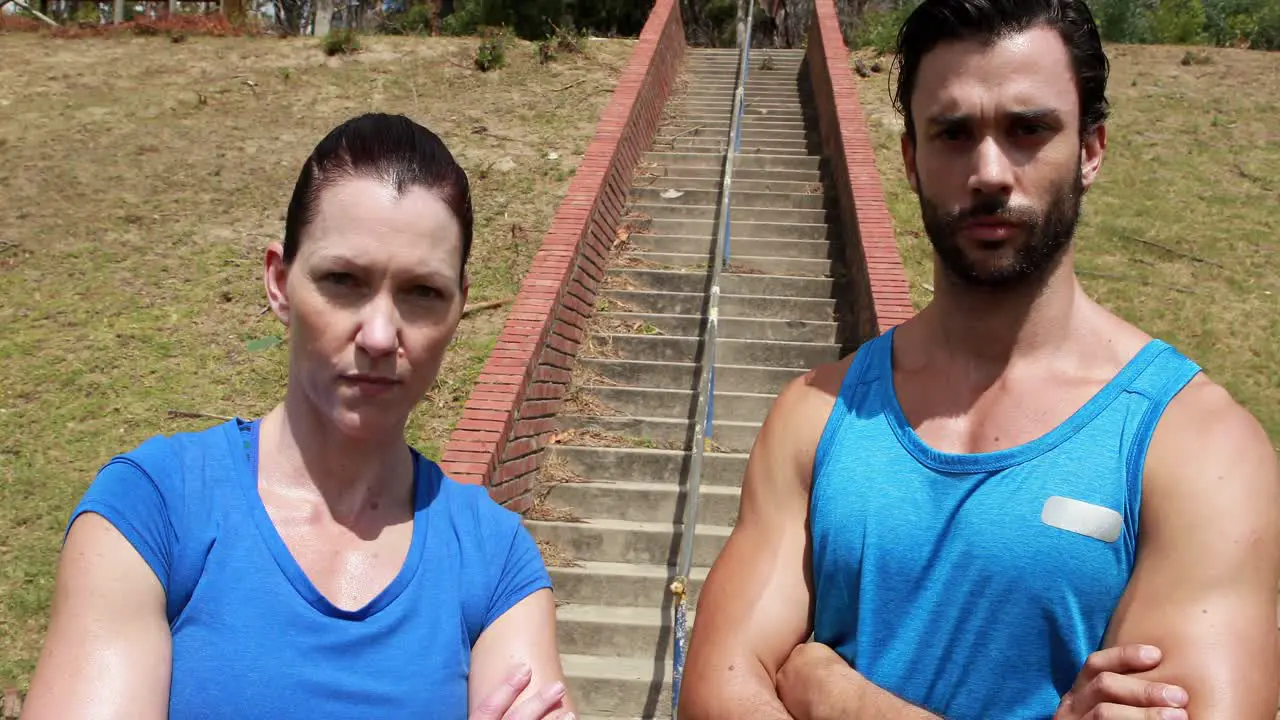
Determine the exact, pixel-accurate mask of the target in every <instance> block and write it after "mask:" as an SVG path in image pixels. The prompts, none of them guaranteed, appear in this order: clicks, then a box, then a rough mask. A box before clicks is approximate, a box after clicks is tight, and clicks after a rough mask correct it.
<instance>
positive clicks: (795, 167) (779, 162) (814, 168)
mask: <svg viewBox="0 0 1280 720" xmlns="http://www.w3.org/2000/svg"><path fill="white" fill-rule="evenodd" d="M644 162H646V163H651V164H653V165H654V166H657V167H667V168H672V167H680V168H695V167H697V168H715V169H716V173H715V175H713V176H712V177H720V173H721V172H722V171H723V170H724V156H723V155H717V154H715V153H671V152H648V153H645V156H644ZM821 163H822V158H818V157H801V158H795V157H785V158H769V157H745V158H739V159H738V160H735V161H734V164H733V173H734V179H735V180H736V179H737V178H738V173H740V172H744V173H745V172H747V171H751V170H769V171H777V170H789V171H808V172H811V173H813V174H812V175H808V176H806V177H804V178H799V179H803V180H808V179H810V178H812V179H813V180H815V181H816V180H820V179H821V176H820V175H818V171H819V170H821V169H822V165H821ZM743 177H745V178H749V179H760V180H769V179H774V180H795V179H798V178H794V177H783V176H777V175H766V176H752V175H743Z"/></svg>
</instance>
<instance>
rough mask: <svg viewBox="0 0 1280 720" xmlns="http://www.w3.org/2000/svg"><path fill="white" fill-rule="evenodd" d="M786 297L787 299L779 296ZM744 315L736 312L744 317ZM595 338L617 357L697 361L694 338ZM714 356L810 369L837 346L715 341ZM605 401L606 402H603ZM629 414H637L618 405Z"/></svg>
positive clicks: (833, 356) (831, 358) (831, 357)
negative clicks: (610, 349) (609, 348)
mask: <svg viewBox="0 0 1280 720" xmlns="http://www.w3.org/2000/svg"><path fill="white" fill-rule="evenodd" d="M782 299H786V300H789V299H790V298H782ZM744 316H745V315H739V317H744ZM596 338H597V340H598V341H599V342H600V343H602V344H603V345H605V346H607V347H611V348H612V351H613V353H614V355H613V357H615V358H616V359H618V360H650V361H654V362H674V363H692V362H697V360H698V345H699V343H700V342H701V340H699V339H698V338H696V337H663V336H661V335H614V334H608V333H601V334H599V335H597V336H596ZM716 359H717V360H718V361H720V362H724V363H726V364H729V365H747V366H755V367H787V368H805V369H812V368H814V367H817V366H818V365H821V364H823V363H829V362H835V361H836V360H839V359H840V347H839V346H838V345H834V344H832V345H827V344H819V343H786V342H777V341H763V340H718V341H717V342H716ZM606 402H607V401H606ZM618 409H619V410H622V411H623V412H628V413H629V414H632V415H634V414H637V413H635V412H630V411H627V410H626V409H625V408H621V407H620V408H618Z"/></svg>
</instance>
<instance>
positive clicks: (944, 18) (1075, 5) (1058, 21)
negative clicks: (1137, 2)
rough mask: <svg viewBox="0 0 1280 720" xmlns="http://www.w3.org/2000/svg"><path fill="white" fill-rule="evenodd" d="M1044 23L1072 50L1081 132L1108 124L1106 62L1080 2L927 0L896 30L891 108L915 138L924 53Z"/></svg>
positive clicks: (989, 40)
mask: <svg viewBox="0 0 1280 720" xmlns="http://www.w3.org/2000/svg"><path fill="white" fill-rule="evenodd" d="M1039 26H1044V27H1048V28H1050V29H1052V30H1055V31H1057V33H1058V35H1059V36H1060V37H1061V38H1062V41H1063V42H1064V43H1066V46H1067V51H1068V52H1069V53H1070V54H1071V65H1072V67H1073V69H1074V70H1075V76H1076V88H1077V92H1078V94H1079V97H1080V134H1081V136H1082V137H1083V136H1084V135H1086V134H1088V133H1090V132H1092V131H1093V130H1094V129H1096V128H1097V127H1098V126H1099V125H1101V124H1102V123H1104V122H1106V119H1107V113H1108V109H1109V106H1108V103H1107V76H1108V74H1109V72H1110V65H1109V63H1108V62H1107V56H1106V53H1105V52H1103V49H1102V38H1101V37H1100V36H1099V35H1098V27H1097V25H1096V24H1094V21H1093V14H1092V13H1091V12H1090V11H1089V6H1088V5H1086V4H1085V2H1084V0H925V1H924V2H923V3H921V4H920V6H919V7H917V8H916V9H915V10H914V11H913V12H912V13H911V15H910V16H909V17H908V18H907V21H906V22H905V23H903V25H902V28H901V29H900V30H899V32H898V55H897V59H896V60H895V63H896V64H897V65H898V85H897V90H896V91H895V93H894V97H893V103H894V106H895V107H896V108H897V109H898V111H899V112H900V113H902V116H903V120H904V121H905V125H906V129H907V133H908V135H909V137H911V138H912V139H914V138H915V127H914V125H913V118H912V115H911V93H912V91H913V90H915V86H916V76H917V75H918V74H919V72H920V63H921V61H922V60H923V59H924V56H925V55H926V54H928V53H929V51H930V50H933V49H934V48H935V47H937V46H938V45H939V44H941V43H944V42H948V41H954V40H976V41H978V42H982V43H993V42H996V41H997V40H1000V39H1002V38H1004V37H1007V36H1009V35H1013V34H1015V33H1019V32H1023V31H1025V30H1030V29H1031V28H1034V27H1039Z"/></svg>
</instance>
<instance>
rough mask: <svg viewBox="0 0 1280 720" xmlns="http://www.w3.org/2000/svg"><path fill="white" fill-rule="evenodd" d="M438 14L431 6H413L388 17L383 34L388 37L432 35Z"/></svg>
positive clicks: (383, 26) (383, 27) (383, 25)
mask: <svg viewBox="0 0 1280 720" xmlns="http://www.w3.org/2000/svg"><path fill="white" fill-rule="evenodd" d="M436 20H437V18H436V14H435V10H434V8H432V7H431V6H430V5H413V6H411V7H410V8H409V9H407V10H405V11H404V12H399V13H394V14H391V15H388V16H387V19H386V20H385V21H384V22H383V24H382V32H385V33H387V34H388V35H430V34H431V33H432V32H433V31H434V30H435V27H436Z"/></svg>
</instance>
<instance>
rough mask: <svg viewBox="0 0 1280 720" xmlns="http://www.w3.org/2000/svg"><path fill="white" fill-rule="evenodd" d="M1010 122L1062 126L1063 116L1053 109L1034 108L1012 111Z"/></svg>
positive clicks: (1009, 116)
mask: <svg viewBox="0 0 1280 720" xmlns="http://www.w3.org/2000/svg"><path fill="white" fill-rule="evenodd" d="M1007 116H1008V118H1009V119H1010V120H1017V121H1020V122H1048V123H1053V124H1060V123H1061V122H1062V115H1061V113H1059V112H1058V111H1057V110H1054V109H1053V108H1033V109H1031V110H1012V111H1010V112H1008V113H1007Z"/></svg>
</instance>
